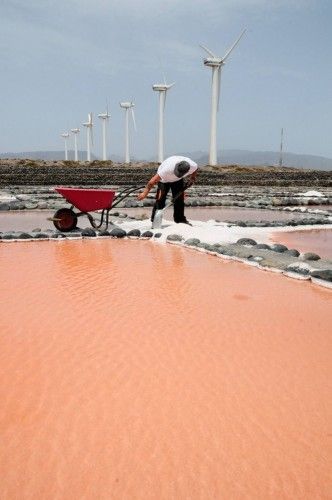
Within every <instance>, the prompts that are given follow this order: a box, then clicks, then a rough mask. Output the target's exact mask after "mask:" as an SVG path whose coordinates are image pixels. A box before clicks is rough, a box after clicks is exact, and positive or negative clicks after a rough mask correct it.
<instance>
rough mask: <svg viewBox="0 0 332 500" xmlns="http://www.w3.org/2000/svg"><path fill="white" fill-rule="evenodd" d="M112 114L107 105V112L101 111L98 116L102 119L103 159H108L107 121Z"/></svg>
mask: <svg viewBox="0 0 332 500" xmlns="http://www.w3.org/2000/svg"><path fill="white" fill-rule="evenodd" d="M110 116H111V115H110V114H109V112H108V106H107V107H106V113H99V115H98V118H100V119H101V120H102V122H101V125H102V134H103V161H106V160H107V152H106V127H107V121H108V120H109V118H110Z"/></svg>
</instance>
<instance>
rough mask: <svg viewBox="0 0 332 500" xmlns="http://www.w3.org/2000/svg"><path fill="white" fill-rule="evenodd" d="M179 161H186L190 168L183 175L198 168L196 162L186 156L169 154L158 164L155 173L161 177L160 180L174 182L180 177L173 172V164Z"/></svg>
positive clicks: (189, 173) (185, 175) (191, 172)
mask: <svg viewBox="0 0 332 500" xmlns="http://www.w3.org/2000/svg"><path fill="white" fill-rule="evenodd" d="M179 161H187V162H188V163H189V165H190V169H189V170H188V172H187V173H186V174H184V176H183V177H187V175H191V174H193V173H194V172H195V170H197V168H198V165H197V163H195V162H194V161H192V160H191V159H190V158H186V157H185V156H170V157H169V158H166V160H164V161H163V162H162V163H161V164H160V165H159V168H158V170H157V174H158V175H159V176H160V177H161V181H160V182H176V181H179V180H180V177H177V176H176V175H175V174H174V168H175V165H176V164H177V163H179ZM183 177H181V179H183Z"/></svg>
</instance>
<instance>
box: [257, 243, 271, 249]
mask: <svg viewBox="0 0 332 500" xmlns="http://www.w3.org/2000/svg"><path fill="white" fill-rule="evenodd" d="M255 248H257V249H260V250H271V247H270V245H266V243H258V244H257V245H256V246H255Z"/></svg>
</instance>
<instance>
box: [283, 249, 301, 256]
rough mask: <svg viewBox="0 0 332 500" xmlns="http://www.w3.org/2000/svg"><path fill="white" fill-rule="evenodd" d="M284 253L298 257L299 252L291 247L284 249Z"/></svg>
mask: <svg viewBox="0 0 332 500" xmlns="http://www.w3.org/2000/svg"><path fill="white" fill-rule="evenodd" d="M284 255H290V256H291V257H298V256H299V255H300V252H299V251H298V250H296V249H295V248H291V249H290V250H285V252H284Z"/></svg>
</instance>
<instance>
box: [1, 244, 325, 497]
mask: <svg viewBox="0 0 332 500" xmlns="http://www.w3.org/2000/svg"><path fill="white" fill-rule="evenodd" d="M0 293H1V302H0V313H1V329H0V384H1V385H0V398H1V406H0V439H1V447H0V476H1V481H0V497H1V499H2V500H12V499H68V500H69V499H70V500H72V499H97V498H98V499H105V500H106V499H130V500H132V499H142V500H143V499H144V500H146V499H151V500H152V499H165V500H166V499H167V500H168V499H191V500H192V499H194V500H196V499H210V498H211V499H212V498H215V499H219V498H225V499H233V498H234V499H235V498H236V499H242V498H246V499H248V498H249V499H266V498H273V499H276V498H278V499H283V498H285V499H304V498H308V499H313V498H317V499H318V498H328V497H329V495H330V494H331V487H332V485H331V474H330V472H331V439H332V437H331V410H332V407H331V401H332V397H331V396H332V391H331V362H332V348H331V347H332V346H331V335H332V329H331V324H332V307H331V305H332V294H331V291H330V290H327V289H321V288H320V287H316V286H315V285H313V284H308V283H305V284H304V283H303V282H299V281H296V280H291V279H289V278H285V277H284V276H280V275H279V274H274V273H267V272H266V273H265V272H262V271H258V270H256V269H255V268H252V267H249V266H245V265H243V264H241V263H236V262H230V261H225V260H222V259H219V258H217V257H214V256H211V255H204V254H201V253H198V252H194V251H191V250H188V249H185V248H181V247H176V246H172V245H156V244H153V243H152V242H149V241H121V240H97V241H96V240H93V241H92V240H83V241H57V242H56V241H53V242H34V243H8V244H1V245H0Z"/></svg>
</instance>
